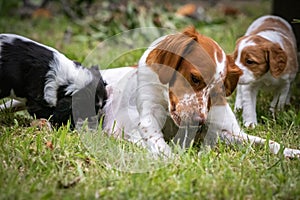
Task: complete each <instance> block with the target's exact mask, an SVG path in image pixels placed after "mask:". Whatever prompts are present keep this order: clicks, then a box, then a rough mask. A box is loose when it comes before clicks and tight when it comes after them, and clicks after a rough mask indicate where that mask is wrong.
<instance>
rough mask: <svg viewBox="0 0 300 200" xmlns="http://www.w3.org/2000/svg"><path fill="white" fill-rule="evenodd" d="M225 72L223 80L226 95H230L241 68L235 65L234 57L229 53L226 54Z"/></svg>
mask: <svg viewBox="0 0 300 200" xmlns="http://www.w3.org/2000/svg"><path fill="white" fill-rule="evenodd" d="M226 57H227V66H226V67H227V73H226V77H225V80H224V86H225V92H226V96H230V95H231V94H232V93H233V91H234V90H235V88H236V86H237V84H238V81H239V78H240V76H241V75H242V74H243V72H242V70H241V69H240V68H239V67H238V66H236V65H235V63H234V59H233V57H232V56H231V55H227V56H226Z"/></svg>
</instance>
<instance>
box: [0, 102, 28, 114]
mask: <svg viewBox="0 0 300 200" xmlns="http://www.w3.org/2000/svg"><path fill="white" fill-rule="evenodd" d="M25 109H26V103H25V102H22V101H18V100H15V99H11V100H9V101H7V102H5V103H3V104H1V105H0V110H12V111H13V112H17V111H21V110H25Z"/></svg>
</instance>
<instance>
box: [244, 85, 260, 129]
mask: <svg viewBox="0 0 300 200" xmlns="http://www.w3.org/2000/svg"><path fill="white" fill-rule="evenodd" d="M242 90H243V97H242V98H243V102H242V104H243V106H242V107H243V122H244V125H245V126H246V127H250V128H254V127H255V126H256V125H257V118H256V97H257V92H258V89H257V87H254V86H251V85H243V86H242Z"/></svg>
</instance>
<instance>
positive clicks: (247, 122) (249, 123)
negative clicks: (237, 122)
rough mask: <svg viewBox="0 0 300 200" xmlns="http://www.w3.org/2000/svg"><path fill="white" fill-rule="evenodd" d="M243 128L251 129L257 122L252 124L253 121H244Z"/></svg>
mask: <svg viewBox="0 0 300 200" xmlns="http://www.w3.org/2000/svg"><path fill="white" fill-rule="evenodd" d="M244 125H245V127H247V128H250V129H253V128H255V127H256V126H257V122H253V121H245V122H244Z"/></svg>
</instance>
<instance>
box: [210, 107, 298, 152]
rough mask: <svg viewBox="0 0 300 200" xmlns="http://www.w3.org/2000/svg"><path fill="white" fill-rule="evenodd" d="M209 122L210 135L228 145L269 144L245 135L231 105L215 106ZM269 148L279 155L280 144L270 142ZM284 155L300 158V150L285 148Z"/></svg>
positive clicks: (264, 140) (263, 140) (211, 111)
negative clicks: (215, 136)
mask: <svg viewBox="0 0 300 200" xmlns="http://www.w3.org/2000/svg"><path fill="white" fill-rule="evenodd" d="M208 120H209V121H208V122H209V124H208V126H209V127H208V135H213V134H215V135H217V136H219V137H220V139H222V140H223V141H225V142H226V143H228V144H244V143H247V142H249V143H250V144H251V145H252V144H256V145H265V144H266V142H267V140H266V139H263V138H260V137H257V136H253V135H248V134H246V133H244V131H243V130H241V128H240V126H239V125H238V122H237V120H236V118H235V116H234V114H233V112H232V110H231V109H230V107H229V105H226V106H213V107H212V109H211V110H210V113H209V118H208ZM268 146H269V149H270V152H271V153H274V154H278V152H279V150H280V148H281V145H280V144H279V143H277V142H275V141H272V140H269V141H268ZM283 155H284V156H285V157H299V158H300V150H297V149H290V148H285V149H284V150H283Z"/></svg>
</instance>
